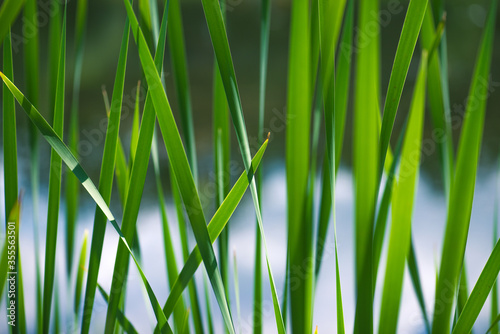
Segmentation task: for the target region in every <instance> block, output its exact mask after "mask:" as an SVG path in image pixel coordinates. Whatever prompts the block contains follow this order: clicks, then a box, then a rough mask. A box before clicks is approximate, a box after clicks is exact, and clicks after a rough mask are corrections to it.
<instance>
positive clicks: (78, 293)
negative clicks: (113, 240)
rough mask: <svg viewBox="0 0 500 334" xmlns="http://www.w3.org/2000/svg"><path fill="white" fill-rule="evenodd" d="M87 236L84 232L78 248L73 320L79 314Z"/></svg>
mask: <svg viewBox="0 0 500 334" xmlns="http://www.w3.org/2000/svg"><path fill="white" fill-rule="evenodd" d="M88 236H89V231H88V230H85V232H84V234H83V241H82V247H81V248H80V257H79V260H78V268H77V271H76V272H77V274H76V284H75V303H74V311H75V318H78V314H79V313H80V304H81V303H80V302H81V300H82V289H83V275H84V273H85V268H86V267H85V261H86V259H87V239H88Z"/></svg>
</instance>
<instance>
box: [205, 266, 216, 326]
mask: <svg viewBox="0 0 500 334" xmlns="http://www.w3.org/2000/svg"><path fill="white" fill-rule="evenodd" d="M203 287H204V289H203V293H204V294H205V307H206V308H207V310H206V312H207V328H208V333H209V334H214V323H213V320H212V306H211V305H210V304H211V303H210V295H209V293H208V283H207V276H206V275H205V274H203Z"/></svg>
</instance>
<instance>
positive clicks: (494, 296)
mask: <svg viewBox="0 0 500 334" xmlns="http://www.w3.org/2000/svg"><path fill="white" fill-rule="evenodd" d="M499 166H500V164H499ZM499 176H500V170H497V179H499ZM497 182H498V181H497ZM498 192H499V188H498V184H497V187H496V188H495V204H494V207H493V245H494V244H495V243H496V242H497V240H498ZM493 247H494V246H493ZM490 313H491V316H490V321H491V323H492V324H493V325H492V327H491V331H492V332H493V333H496V332H498V324H497V323H494V321H495V317H496V316H497V314H498V278H497V279H496V280H495V283H494V284H493V288H492V289H491V311H490Z"/></svg>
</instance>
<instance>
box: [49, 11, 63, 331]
mask: <svg viewBox="0 0 500 334" xmlns="http://www.w3.org/2000/svg"><path fill="white" fill-rule="evenodd" d="M60 36H61V41H60V45H59V63H58V70H57V85H56V91H55V98H54V103H55V104H54V113H53V115H54V120H53V128H54V131H55V133H56V134H57V135H58V136H60V137H62V135H63V127H64V91H65V89H64V85H65V76H66V9H65V11H64V18H63V24H62V32H61V34H60ZM61 169H62V159H61V156H60V155H59V154H58V153H57V151H56V150H55V149H52V150H51V155H50V175H49V200H48V209H47V236H46V242H45V245H46V246H45V275H44V280H43V283H44V287H43V333H48V332H49V327H50V318H51V317H50V314H51V306H52V294H53V291H54V279H55V260H56V244H57V225H58V220H59V219H58V217H59V201H60V196H61Z"/></svg>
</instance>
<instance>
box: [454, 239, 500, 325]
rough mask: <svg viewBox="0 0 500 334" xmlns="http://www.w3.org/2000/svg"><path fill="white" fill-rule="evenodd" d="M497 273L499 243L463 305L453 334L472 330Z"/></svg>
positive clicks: (499, 262)
mask: <svg viewBox="0 0 500 334" xmlns="http://www.w3.org/2000/svg"><path fill="white" fill-rule="evenodd" d="M499 272H500V242H497V244H496V245H495V248H494V249H493V252H491V254H490V256H489V258H488V261H487V262H486V265H485V266H484V268H483V270H482V272H481V275H479V278H478V279H477V282H476V285H475V286H474V288H473V289H472V292H471V294H470V296H469V298H468V299H467V302H466V303H465V306H464V309H463V310H462V313H460V317H459V318H458V321H457V324H456V326H455V327H454V328H453V332H452V333H453V334H458V333H469V332H470V331H471V330H472V326H473V325H474V323H475V322H476V320H477V317H478V315H479V312H481V309H482V308H483V306H484V303H485V302H486V299H487V298H488V295H489V293H490V291H491V288H492V287H493V285H494V284H495V281H496V279H497V277H498V273H499Z"/></svg>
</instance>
